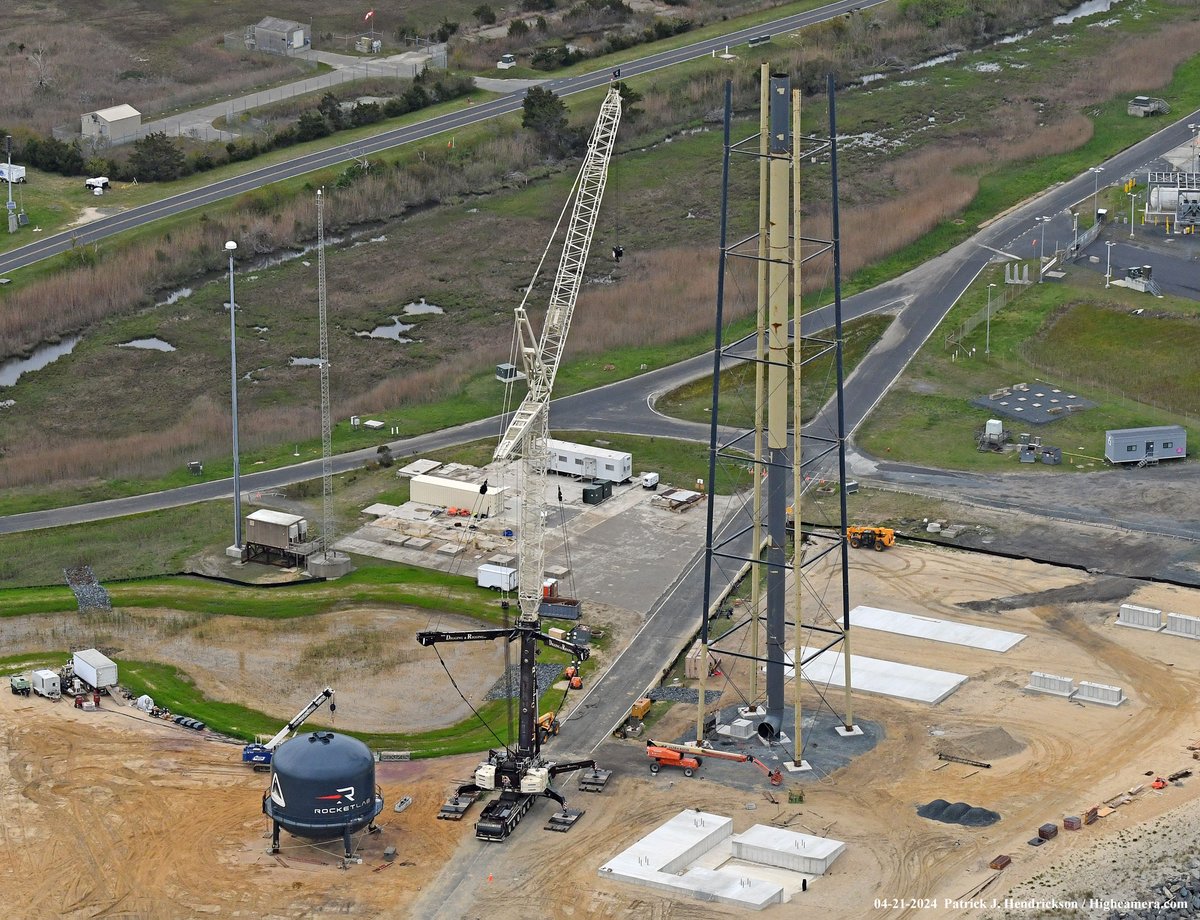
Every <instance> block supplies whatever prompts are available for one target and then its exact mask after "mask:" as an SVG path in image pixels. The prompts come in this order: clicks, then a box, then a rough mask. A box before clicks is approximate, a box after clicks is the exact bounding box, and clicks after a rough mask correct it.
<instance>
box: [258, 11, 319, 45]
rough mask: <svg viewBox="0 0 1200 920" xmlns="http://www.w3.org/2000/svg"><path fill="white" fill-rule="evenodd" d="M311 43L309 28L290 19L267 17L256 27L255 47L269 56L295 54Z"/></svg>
mask: <svg viewBox="0 0 1200 920" xmlns="http://www.w3.org/2000/svg"><path fill="white" fill-rule="evenodd" d="M309 41H310V39H309V35H308V30H307V27H306V26H305V25H304V24H303V23H299V22H292V21H291V20H290V19H279V18H277V17H275V16H267V17H265V18H264V19H262V20H261V21H260V22H259V23H258V25H256V26H255V27H254V47H255V48H256V49H258V50H259V51H266V52H267V53H268V54H295V53H296V52H297V51H303V50H304V49H305V48H307V47H308V44H309Z"/></svg>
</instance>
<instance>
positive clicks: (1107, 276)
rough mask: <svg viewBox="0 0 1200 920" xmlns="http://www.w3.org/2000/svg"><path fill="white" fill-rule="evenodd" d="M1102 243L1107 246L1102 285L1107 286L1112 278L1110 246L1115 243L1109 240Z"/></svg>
mask: <svg viewBox="0 0 1200 920" xmlns="http://www.w3.org/2000/svg"><path fill="white" fill-rule="evenodd" d="M1104 245H1105V246H1107V247H1108V267H1107V268H1105V269H1104V286H1105V287H1108V284H1109V282H1110V281H1111V280H1112V248H1113V247H1114V246H1115V245H1117V244H1116V243H1114V242H1113V241H1112V240H1109V241H1108V242H1107V243H1105V244H1104Z"/></svg>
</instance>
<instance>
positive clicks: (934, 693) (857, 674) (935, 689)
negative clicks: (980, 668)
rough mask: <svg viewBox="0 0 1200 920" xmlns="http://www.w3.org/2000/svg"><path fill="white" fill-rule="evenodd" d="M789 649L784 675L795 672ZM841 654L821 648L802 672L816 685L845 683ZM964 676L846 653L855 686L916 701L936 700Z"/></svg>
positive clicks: (946, 693)
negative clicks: (822, 650)
mask: <svg viewBox="0 0 1200 920" xmlns="http://www.w3.org/2000/svg"><path fill="white" fill-rule="evenodd" d="M795 654H796V652H795V650H794V649H793V650H792V651H791V653H790V654H789V656H788V658H787V666H786V667H785V668H784V672H783V673H784V676H785V678H788V679H790V678H792V677H794V676H795V669H794V668H793V667H792V662H793V661H794V660H795ZM844 659H845V656H844V655H843V654H842V653H841V652H834V651H831V650H830V651H825V652H822V653H821V654H820V655H818V656H817V657H816V658H814V659H813V660H812V661H810V662H809V663H808V664H807V665H805V666H804V673H805V674H807V675H808V677H809V678H810V679H811V680H812V681H813V682H814V683H816V684H817V685H818V686H821V685H824V684H828V685H829V686H832V687H844V686H846V665H845V660H844ZM966 679H967V675H966V674H955V673H954V672H952V671H935V670H934V669H933V668H918V667H916V666H914V665H910V664H901V663H900V662H898V661H885V660H883V659H881V658H867V657H866V656H865V655H851V656H850V680H851V682H852V683H853V685H854V689H855V690H861V691H862V692H863V693H878V694H879V695H881V696H894V697H898V698H899V699H902V700H915V701H916V702H918V703H930V704H933V703H940V702H941V701H942V700H944V699H945V698H946V697H948V696H949V695H950V694H951V693H953V692H954V691H955V690H957V689H958V688H959V685H961V684H962V683H963V682H964V681H965V680H966Z"/></svg>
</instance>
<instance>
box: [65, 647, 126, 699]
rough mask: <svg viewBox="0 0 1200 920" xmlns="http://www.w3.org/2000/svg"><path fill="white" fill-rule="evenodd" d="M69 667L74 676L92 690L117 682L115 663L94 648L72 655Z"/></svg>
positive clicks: (113, 684)
mask: <svg viewBox="0 0 1200 920" xmlns="http://www.w3.org/2000/svg"><path fill="white" fill-rule="evenodd" d="M71 668H72V669H73V670H74V671H75V676H76V677H78V678H79V679H80V680H81V681H83V682H84V683H85V684H87V685H88V686H89V687H91V688H92V689H93V690H99V689H100V688H102V687H112V686H115V685H116V683H117V663H116V662H115V661H113V660H112V659H111V658H109V657H108V656H107V655H102V654H101V653H100V652H98V651H96V650H95V649H94V648H89V649H84V650H83V651H81V652H76V653H75V654H74V655H72V656H71Z"/></svg>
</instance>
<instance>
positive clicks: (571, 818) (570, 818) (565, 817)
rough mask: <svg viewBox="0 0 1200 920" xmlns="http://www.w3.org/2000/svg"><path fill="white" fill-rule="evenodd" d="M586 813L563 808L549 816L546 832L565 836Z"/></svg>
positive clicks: (580, 809)
mask: <svg viewBox="0 0 1200 920" xmlns="http://www.w3.org/2000/svg"><path fill="white" fill-rule="evenodd" d="M586 813H587V812H586V811H585V810H584V809H582V808H567V807H565V806H564V807H563V808H561V809H559V810H558V811H556V812H555V813H554V814H552V815H551V816H550V820H549V821H547V822H546V830H548V831H558V832H559V833H560V834H565V833H566V832H567V831H569V830H570V829H571V828H573V827H574V826H575V822H576V821H578V820H579V819H580V818H582V817H583V816H584V815H585V814H586Z"/></svg>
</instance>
